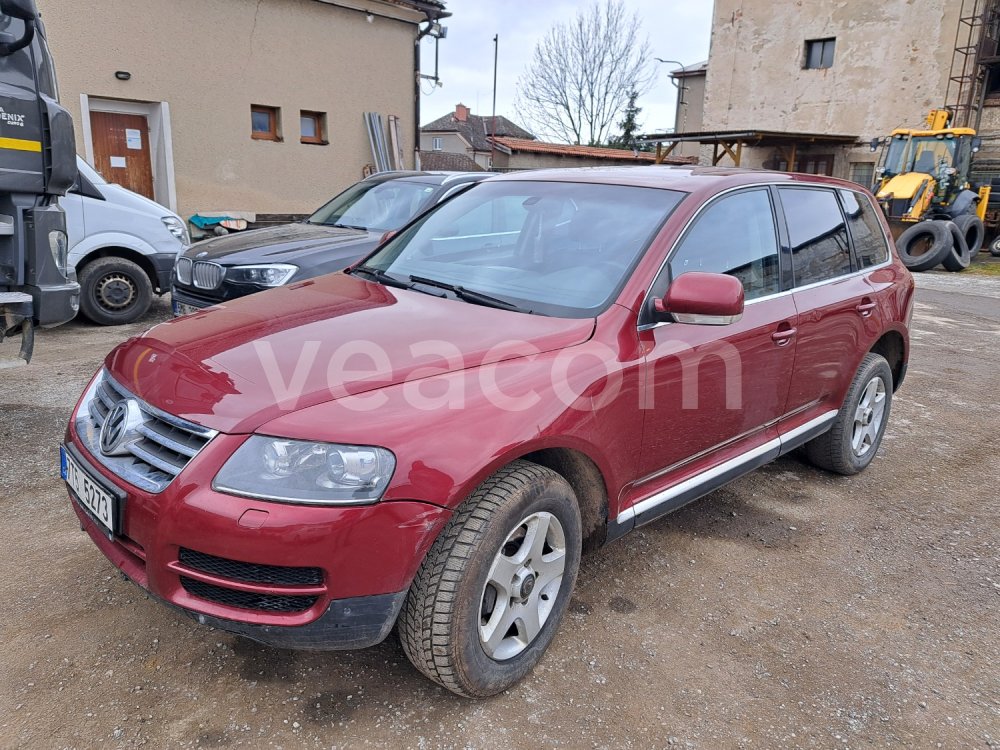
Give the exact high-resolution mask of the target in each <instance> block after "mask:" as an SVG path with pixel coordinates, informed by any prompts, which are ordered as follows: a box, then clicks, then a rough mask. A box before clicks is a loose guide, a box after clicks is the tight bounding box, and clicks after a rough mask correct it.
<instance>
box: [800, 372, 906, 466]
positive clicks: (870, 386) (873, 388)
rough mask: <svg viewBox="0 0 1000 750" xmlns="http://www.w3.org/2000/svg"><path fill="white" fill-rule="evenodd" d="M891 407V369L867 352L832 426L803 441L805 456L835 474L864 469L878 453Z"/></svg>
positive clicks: (815, 464)
mask: <svg viewBox="0 0 1000 750" xmlns="http://www.w3.org/2000/svg"><path fill="white" fill-rule="evenodd" d="M879 383H880V385H879ZM870 397H871V401H872V403H871V405H870V406H868V407H865V406H864V403H863V402H864V401H867V400H868V399H869V398H870ZM878 404H881V408H879V407H878ZM891 409H892V370H890V369H889V363H888V362H886V360H885V357H883V356H882V355H880V354H875V353H873V352H869V353H868V354H866V355H865V358H864V359H863V360H861V366H860V367H858V371H857V372H856V373H855V374H854V380H852V381H851V387H850V388H848V389H847V396H846V397H845V398H844V403H843V404H842V405H841V407H840V411H838V412H837V418H836V419H835V420H834V421H833V426H832V427H831V428H830V430H829V431H828V432H825V433H823V434H822V435H820V436H819V437H817V438H814V439H812V440H810V441H809V442H808V443H806V445H805V454H806V458H808V459H809V461H810V463H812V464H813V465H814V466H818V467H819V468H821V469H826V470H827V471H832V472H834V473H836V474H844V475H845V476H849V475H851V474H857V473H858V472H859V471H863V470H864V469H865V468H867V466H868V464H870V463H871V462H872V459H874V458H875V454H876V453H877V452H878V448H879V445H880V444H881V442H882V436H883V435H884V434H885V427H886V425H887V424H888V423H889V412H890V411H891ZM866 420H867V421H866ZM872 423H875V426H874V427H872Z"/></svg>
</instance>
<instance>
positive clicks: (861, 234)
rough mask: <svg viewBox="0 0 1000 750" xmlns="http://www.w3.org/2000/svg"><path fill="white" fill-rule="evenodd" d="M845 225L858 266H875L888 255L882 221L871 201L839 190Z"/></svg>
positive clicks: (847, 191) (848, 191)
mask: <svg viewBox="0 0 1000 750" xmlns="http://www.w3.org/2000/svg"><path fill="white" fill-rule="evenodd" d="M840 200H841V203H843V205H844V214H845V215H846V216H847V225H848V226H849V227H850V230H851V239H852V240H854V257H855V259H856V260H857V262H858V265H859V267H861V268H868V267H869V266H877V265H878V264H879V263H882V262H883V261H884V260H886V259H887V258H888V257H889V247H888V246H887V245H886V244H885V234H884V233H883V231H882V223H881V222H880V221H879V220H878V216H877V215H876V213H875V209H874V208H872V205H871V202H870V201H869V200H868V199H867V198H865V197H864V196H863V195H858V194H857V193H852V192H851V191H850V190H841V191H840Z"/></svg>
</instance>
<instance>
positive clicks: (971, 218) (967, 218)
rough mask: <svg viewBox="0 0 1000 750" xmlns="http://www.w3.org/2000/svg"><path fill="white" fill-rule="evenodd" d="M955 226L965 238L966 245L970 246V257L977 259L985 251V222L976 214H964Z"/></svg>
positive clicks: (957, 219)
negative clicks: (981, 251)
mask: <svg viewBox="0 0 1000 750" xmlns="http://www.w3.org/2000/svg"><path fill="white" fill-rule="evenodd" d="M955 226H957V227H958V231H960V232H961V233H962V236H963V237H965V244H966V245H968V246H969V255H971V256H972V257H973V258H975V257H976V256H977V255H979V251H980V250H982V249H983V240H985V239H986V227H984V226H983V220H982V219H980V218H979V217H978V216H976V215H975V214H962V215H961V216H959V217H958V218H956V219H955Z"/></svg>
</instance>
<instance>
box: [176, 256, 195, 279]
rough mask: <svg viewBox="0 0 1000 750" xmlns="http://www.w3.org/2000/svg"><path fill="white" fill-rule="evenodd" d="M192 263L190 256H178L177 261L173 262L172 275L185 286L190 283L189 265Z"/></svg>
mask: <svg viewBox="0 0 1000 750" xmlns="http://www.w3.org/2000/svg"><path fill="white" fill-rule="evenodd" d="M193 265H194V264H193V263H192V262H191V259H190V258H184V257H181V258H178V259H177V263H175V264H174V275H175V276H176V277H177V281H178V282H179V283H181V284H184V285H186V286H190V285H191V267H192V266H193Z"/></svg>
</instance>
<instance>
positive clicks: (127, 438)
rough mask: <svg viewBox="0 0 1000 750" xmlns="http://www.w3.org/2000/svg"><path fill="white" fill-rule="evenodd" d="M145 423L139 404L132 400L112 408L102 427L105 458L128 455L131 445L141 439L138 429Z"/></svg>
mask: <svg viewBox="0 0 1000 750" xmlns="http://www.w3.org/2000/svg"><path fill="white" fill-rule="evenodd" d="M143 421H144V420H143V418H142V410H141V409H139V404H137V403H136V402H135V401H133V400H132V399H130V398H127V399H124V400H123V401H119V402H118V403H117V404H115V405H114V406H112V407H111V411H109V412H108V416H107V417H105V419H104V424H102V425H101V434H100V446H101V453H103V454H104V455H105V456H124V455H127V454H128V452H129V450H128V447H129V445H130V444H131V443H133V442H135V440H136V439H137V438H138V437H139V433H138V432H137V428H138V427H139V426H140V425H141V424H142V423H143Z"/></svg>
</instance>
